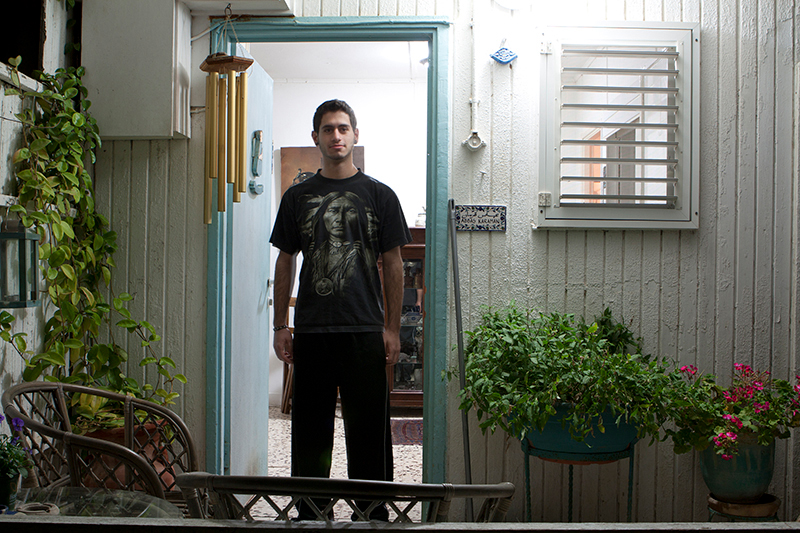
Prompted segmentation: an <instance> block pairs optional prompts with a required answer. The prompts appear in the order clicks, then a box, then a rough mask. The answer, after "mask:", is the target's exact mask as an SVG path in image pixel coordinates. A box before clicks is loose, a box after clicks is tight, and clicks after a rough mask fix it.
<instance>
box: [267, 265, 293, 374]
mask: <svg viewBox="0 0 800 533" xmlns="http://www.w3.org/2000/svg"><path fill="white" fill-rule="evenodd" d="M296 268H297V253H294V254H287V253H286V252H284V251H281V253H280V254H278V260H277V261H276V262H275V286H274V288H273V298H274V300H275V309H274V311H275V316H274V318H273V322H272V323H273V325H274V326H275V327H280V326H284V325H286V317H287V316H288V314H289V299H290V297H291V294H292V286H293V285H294V277H295V269H296ZM272 347H273V348H274V349H275V355H277V356H278V359H280V360H281V361H283V362H285V363H289V364H291V363H292V362H293V361H294V351H293V349H292V334H291V333H289V330H288V328H283V329H279V330H278V331H276V332H275V333H274V335H273V337H272Z"/></svg>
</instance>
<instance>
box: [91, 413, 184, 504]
mask: <svg viewBox="0 0 800 533" xmlns="http://www.w3.org/2000/svg"><path fill="white" fill-rule="evenodd" d="M159 424H163V422H160V423H159ZM148 435H151V436H152V439H151V441H150V442H148V443H147V444H146V445H145V446H144V447H143V448H141V449H140V450H137V453H138V454H139V455H141V456H144V457H146V458H147V459H148V460H149V461H150V462H152V464H153V466H154V468H155V471H156V474H157V475H158V477H159V479H161V483H162V485H163V486H164V490H165V491H166V490H169V487H172V486H173V484H174V479H175V478H174V476H173V474H172V471H171V470H170V469H169V468H168V465H169V457H168V456H167V449H166V447H162V446H160V442H161V434H160V433H159V432H158V431H157V425H156V423H153V422H148V423H146V424H144V426H143V427H140V428H139V429H138V430H137V432H136V435H135V437H134V440H135V441H139V442H146V441H147V439H148ZM86 436H87V437H91V438H93V439H99V440H103V441H106V442H112V443H114V444H119V445H120V446H125V428H109V429H98V430H96V431H90V432H89V433H86ZM102 461H103V463H104V464H105V465H106V466H108V467H109V468H114V467H115V466H116V465H117V461H116V459H114V458H112V457H108V456H103V457H102ZM92 472H93V473H94V474H95V475H96V476H97V477H99V478H100V479H103V478H104V477H105V475H106V473H105V470H104V469H103V467H102V466H101V465H99V464H95V465H94V466H93V468H92ZM115 476H116V482H117V483H115V482H114V481H112V480H106V481H105V483H104V485H103V486H104V487H105V488H107V489H120V488H123V487H124V485H125V482H124V480H123V476H124V469H117V471H116V472H115ZM83 484H84V486H85V487H97V485H98V484H97V481H96V480H95V479H94V477H93V476H91V475H87V476H86V477H85V478H84V481H83ZM135 487H136V489H137V490H142V487H140V486H138V485H136V486H135Z"/></svg>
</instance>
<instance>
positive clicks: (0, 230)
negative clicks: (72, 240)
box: [0, 221, 41, 308]
mask: <svg viewBox="0 0 800 533" xmlns="http://www.w3.org/2000/svg"><path fill="white" fill-rule="evenodd" d="M38 263H39V234H38V233H36V232H33V231H28V230H27V229H25V227H24V226H23V225H22V223H21V222H19V221H6V222H3V224H2V226H0V308H18V307H34V306H37V305H40V304H41V300H39V299H38V294H39V266H38Z"/></svg>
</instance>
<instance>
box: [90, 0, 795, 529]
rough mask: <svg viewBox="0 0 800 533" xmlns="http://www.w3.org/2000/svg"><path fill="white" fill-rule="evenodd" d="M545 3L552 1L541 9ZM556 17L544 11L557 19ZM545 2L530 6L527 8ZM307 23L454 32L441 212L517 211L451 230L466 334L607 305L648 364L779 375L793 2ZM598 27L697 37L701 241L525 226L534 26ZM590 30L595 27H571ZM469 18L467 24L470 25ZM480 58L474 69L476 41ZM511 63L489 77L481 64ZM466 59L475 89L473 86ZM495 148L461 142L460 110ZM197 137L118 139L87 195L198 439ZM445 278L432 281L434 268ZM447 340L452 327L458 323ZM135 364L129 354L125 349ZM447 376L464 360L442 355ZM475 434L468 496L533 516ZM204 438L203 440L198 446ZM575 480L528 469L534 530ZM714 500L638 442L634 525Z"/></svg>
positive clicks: (470, 8)
mask: <svg viewBox="0 0 800 533" xmlns="http://www.w3.org/2000/svg"><path fill="white" fill-rule="evenodd" d="M545 4H547V5H545ZM550 4H552V5H553V7H551V6H550ZM537 5H538V4H537ZM300 9H301V12H300V13H297V15H298V16H306V17H310V16H348V17H350V16H398V15H422V16H432V15H437V16H448V17H451V19H452V20H453V22H454V26H453V32H452V35H453V40H454V42H453V46H452V48H451V49H452V58H451V59H452V65H453V84H452V87H453V98H452V110H451V126H452V154H453V159H452V163H451V172H450V175H451V177H452V178H451V179H452V196H453V198H455V199H456V202H458V203H465V204H470V203H472V204H486V203H491V204H502V205H507V206H508V230H507V231H506V232H505V233H473V234H468V233H462V234H459V237H458V238H459V243H458V245H459V258H458V260H459V265H460V269H461V273H462V279H461V284H462V293H463V311H464V316H465V327H466V328H467V329H469V328H470V327H472V326H474V325H475V324H476V322H477V319H478V317H479V316H480V314H481V307H482V306H484V305H495V306H502V305H505V304H506V303H508V302H509V301H510V300H512V299H513V300H516V301H517V302H518V304H519V305H521V306H528V307H532V308H537V309H540V310H542V311H569V312H572V313H576V314H582V315H585V316H587V317H591V316H594V315H595V314H598V313H600V312H601V311H602V310H603V308H604V307H606V306H608V307H611V309H612V310H613V311H614V313H615V314H616V315H617V316H620V317H623V318H624V319H625V320H626V321H627V322H630V324H631V325H632V327H633V330H634V331H635V333H637V334H638V335H641V336H642V337H643V338H644V342H645V348H646V350H647V351H649V352H650V353H654V354H657V355H659V356H665V357H673V358H675V359H676V360H677V361H678V362H679V363H680V364H694V365H696V366H698V367H699V368H700V369H701V370H702V371H703V372H711V373H715V374H717V375H718V376H721V377H723V378H724V377H727V376H729V375H730V373H731V371H732V368H733V364H734V362H742V363H749V364H754V365H756V366H758V367H759V368H763V369H769V370H771V371H772V372H773V375H775V376H776V377H782V378H789V377H792V376H794V374H795V373H796V370H797V367H798V362H797V361H796V358H797V345H798V321H797V320H798V317H797V304H796V298H797V296H798V282H797V279H798V263H797V251H798V237H797V235H798V217H797V209H798V205H797V190H798V187H797V166H798V165H797V160H796V158H795V157H794V153H793V150H794V143H796V142H797V138H796V131H795V127H794V122H795V120H796V119H797V111H796V106H795V102H794V99H795V98H796V92H797V91H798V89H800V88H799V87H798V86H797V81H796V78H795V74H794V65H795V64H796V63H797V61H798V59H800V58H798V57H797V56H798V35H797V33H796V31H795V27H796V23H797V21H798V17H797V15H796V13H797V9H798V6H797V5H796V4H795V3H794V1H793V0H758V1H752V0H739V1H737V0H626V1H624V0H606V1H603V0H571V1H566V0H564V1H562V2H546V3H542V4H541V5H540V8H537V9H536V11H535V12H530V11H527V12H526V11H509V10H507V9H505V8H503V7H501V6H500V5H498V4H496V3H494V2H489V1H484V0H481V1H474V2H470V1H468V0H417V1H416V2H414V1H409V0H331V1H328V0H305V1H304V2H302V3H301V7H300ZM580 14H585V17H591V19H592V20H595V21H596V20H600V21H602V20H609V21H618V20H629V21H636V20H648V21H660V20H663V21H686V22H700V24H701V71H700V87H701V104H700V113H701V116H700V126H701V131H700V145H701V146H700V179H701V183H700V228H699V229H698V230H696V231H656V230H649V231H635V230H625V231H622V230H614V231H606V230H602V229H597V230H569V231H564V230H558V231H544V230H532V229H531V224H530V223H531V219H532V216H533V210H534V209H535V207H536V203H535V193H536V192H537V186H538V185H537V180H538V172H539V171H538V168H539V166H538V163H539V154H538V136H539V134H538V127H539V116H538V114H539V113H538V105H539V104H538V98H539V59H540V58H539V46H538V33H537V32H536V31H535V29H536V28H537V25H539V24H543V23H546V22H547V21H548V20H551V21H552V22H553V23H562V24H563V23H565V22H570V21H574V20H575V17H576V16H580ZM580 20H581V21H583V22H585V21H586V20H587V19H586V18H582V19H580ZM470 21H474V27H473V28H470ZM473 35H474V39H475V45H474V54H473V45H472V37H473ZM504 38H505V39H507V41H506V46H508V47H509V48H511V49H513V50H514V51H516V52H517V53H518V54H519V57H518V59H517V60H515V61H514V62H513V63H512V64H511V65H499V64H497V63H495V62H494V61H492V60H490V59H489V54H490V53H491V52H493V51H495V50H496V49H497V48H499V47H500V44H501V41H502V39H504ZM473 62H474V63H475V71H476V79H475V83H474V91H473V88H472V79H471V73H472V70H473ZM470 97H474V98H476V99H478V100H480V104H479V106H478V108H477V117H476V123H477V128H478V131H479V134H480V136H481V138H483V139H484V140H485V141H486V142H487V143H488V145H487V147H486V148H484V149H482V150H480V151H478V152H470V151H468V150H467V149H466V148H465V147H463V146H462V145H461V142H462V141H463V140H464V139H466V138H467V137H468V135H469V133H470V115H469V111H470V110H469V99H470ZM192 131H193V138H192V140H191V141H152V142H147V141H136V142H124V141H117V142H110V143H106V144H105V145H104V146H103V149H102V151H101V154H100V157H99V161H98V167H97V182H98V193H99V194H100V196H101V198H104V200H103V201H104V202H105V204H104V205H105V207H106V209H107V211H108V212H109V213H111V219H112V226H113V227H114V229H116V230H117V231H118V232H119V234H120V252H119V254H118V273H117V274H118V278H117V279H118V281H117V282H115V287H116V288H117V290H121V289H122V288H124V287H128V288H129V290H130V291H131V292H132V293H135V296H136V302H135V309H134V312H135V314H139V313H144V315H145V317H146V318H147V319H148V320H150V321H151V322H154V323H155V324H156V326H157V327H158V328H159V329H160V330H161V331H162V335H163V336H164V338H165V339H167V340H166V342H165V344H164V345H162V347H161V349H163V350H165V353H170V354H171V355H173V356H174V357H175V358H176V359H177V360H180V364H181V365H182V366H183V367H184V368H186V369H187V373H188V374H189V375H190V379H191V383H192V386H191V387H188V388H187V390H186V391H185V393H184V395H183V396H182V397H181V406H182V408H183V409H184V415H186V417H187V418H188V419H189V420H190V424H191V426H192V428H193V429H195V432H196V433H198V432H199V431H198V429H197V428H202V426H203V420H204V417H203V414H202V413H200V412H199V411H200V409H201V407H202V406H203V405H204V401H203V398H202V395H203V394H204V387H203V383H204V364H203V357H204V353H205V352H204V340H203V339H204V327H205V228H204V227H203V225H202V221H201V213H202V190H201V187H200V181H201V176H202V167H201V165H202V155H201V154H202V124H201V123H200V122H199V120H195V122H194V124H193V130H192ZM434 267H435V268H439V267H440V266H439V265H436V266H434ZM449 319H450V324H451V328H452V330H451V340H452V344H455V319H454V315H453V316H451V317H449ZM130 349H131V351H135V347H134V346H131V347H130ZM449 357H451V364H452V365H455V364H456V361H455V353H453V354H452V355H450V356H449ZM456 393H457V391H456V390H455V388H453V389H451V395H450V398H451V401H450V407H449V409H448V413H449V416H448V421H447V423H448V428H449V434H450V437H449V445H448V464H447V472H448V474H447V478H448V480H449V481H452V482H461V481H463V475H464V474H463V458H462V451H461V450H462V449H461V431H460V426H459V424H460V415H459V412H458V410H457V405H458V402H457V400H456ZM476 428H477V423H476V420H475V419H474V416H473V417H472V418H471V434H470V439H471V443H472V451H471V455H472V463H473V464H472V474H473V481H474V482H484V481H486V482H496V481H501V480H509V481H512V482H514V483H515V484H516V485H517V487H518V488H519V492H518V496H517V498H516V499H515V502H514V504H513V506H512V509H511V512H510V513H509V518H510V519H512V520H522V519H523V518H524V513H523V502H524V480H523V474H522V472H523V470H522V467H523V462H522V461H523V455H522V452H521V450H520V447H519V443H518V442H516V441H515V440H512V439H509V438H507V437H506V436H504V435H503V434H501V433H496V434H494V435H482V434H481V433H480V431H479V430H477V429H476ZM198 439H199V441H200V442H203V441H204V440H203V436H202V435H198ZM798 451H800V450H798V444H797V439H792V440H790V441H788V442H787V441H780V442H779V446H778V452H777V464H776V466H777V468H776V474H775V479H774V481H773V485H772V487H771V492H772V493H773V494H775V495H777V496H778V497H779V498H780V499H781V501H782V502H783V503H782V506H781V509H780V512H779V514H780V517H781V518H782V519H786V520H793V519H794V518H797V515H798V513H800V502H799V501H798V496H800V495H799V494H798V489H799V487H798V481H797V478H796V474H795V470H794V463H795V461H796V459H795V458H796V457H797V456H798ZM567 472H568V470H567V467H566V466H561V465H557V464H553V463H545V462H543V461H540V460H538V459H531V475H532V483H531V485H532V486H531V489H532V508H533V518H534V520H536V521H564V520H566V517H567V487H568V476H567ZM627 477H628V464H627V461H620V462H618V463H615V464H610V465H600V466H598V465H592V466H584V467H576V468H575V479H574V484H575V509H574V520H575V521H619V520H624V518H625V511H626V499H627ZM706 495H707V491H706V489H705V487H704V484H703V482H702V479H701V477H700V472H699V467H698V461H697V458H696V456H695V455H694V454H684V455H680V456H676V455H674V454H673V453H672V449H671V446H670V445H669V444H668V443H658V444H654V445H652V446H647V443H646V442H642V443H640V444H639V445H638V446H637V453H636V459H635V477H634V487H633V516H634V520H636V521H644V522H646V521H692V520H696V521H705V519H706V518H707V514H706V504H705V498H706Z"/></svg>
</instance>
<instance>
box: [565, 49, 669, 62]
mask: <svg viewBox="0 0 800 533" xmlns="http://www.w3.org/2000/svg"><path fill="white" fill-rule="evenodd" d="M608 48H610V47H604V48H603V49H600V48H594V49H591V48H589V49H578V48H564V49H563V50H562V51H561V53H562V54H563V55H575V56H590V57H635V58H638V59H647V58H652V59H677V58H678V52H677V50H676V51H671V50H670V51H667V50H629V49H623V50H610V49H608Z"/></svg>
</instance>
